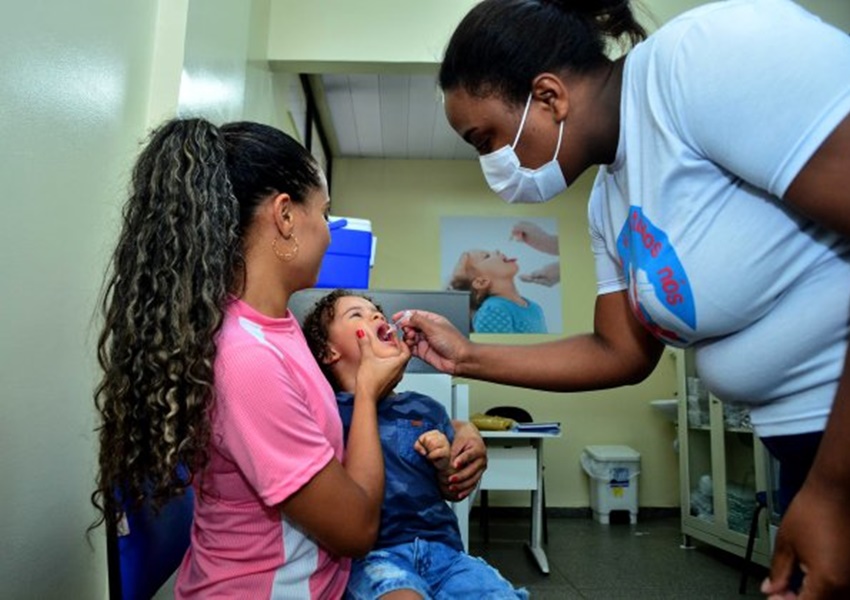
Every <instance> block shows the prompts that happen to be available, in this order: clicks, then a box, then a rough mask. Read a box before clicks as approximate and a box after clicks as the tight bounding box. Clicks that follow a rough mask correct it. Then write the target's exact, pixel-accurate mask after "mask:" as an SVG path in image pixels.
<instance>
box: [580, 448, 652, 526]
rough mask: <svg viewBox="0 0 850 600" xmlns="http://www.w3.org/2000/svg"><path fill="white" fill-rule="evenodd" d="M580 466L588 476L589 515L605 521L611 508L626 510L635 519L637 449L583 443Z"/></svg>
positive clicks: (630, 517) (601, 521)
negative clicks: (585, 445)
mask: <svg viewBox="0 0 850 600" xmlns="http://www.w3.org/2000/svg"><path fill="white" fill-rule="evenodd" d="M581 466H582V468H583V469H584V472H585V473H587V474H588V476H589V477H590V508H591V510H593V518H594V519H596V520H597V521H599V522H600V523H603V524H605V525H607V524H608V523H610V514H611V511H616V510H627V511H629V522H630V523H632V524H635V523H637V515H638V501H637V499H638V475H639V474H640V453H639V452H638V451H637V450H635V449H634V448H630V447H629V446H587V447H586V448H585V449H584V451H583V452H582V453H581Z"/></svg>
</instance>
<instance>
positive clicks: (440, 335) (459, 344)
mask: <svg viewBox="0 0 850 600" xmlns="http://www.w3.org/2000/svg"><path fill="white" fill-rule="evenodd" d="M402 318H403V320H402V321H401V322H400V323H399V324H398V325H399V326H400V327H401V329H402V331H403V333H404V341H405V343H406V344H407V345H408V346H409V347H410V349H411V351H412V353H413V356H416V357H417V358H420V359H422V360H424V361H425V362H426V363H428V364H429V365H431V366H432V367H434V368H435V369H437V370H438V371H442V372H443V373H449V374H450V375H455V374H458V373H457V368H458V364H459V363H460V362H462V361H463V358H464V357H465V356H466V355H467V354H468V353H469V348H470V345H471V342H470V341H469V340H468V339H467V338H465V337H464V336H463V335H462V334H461V333H460V332H459V331H458V330H457V329H455V327H454V325H452V324H451V323H449V320H448V319H446V318H445V317H443V316H441V315H438V314H436V313H432V312H428V311H424V310H410V311H403V312H398V313H396V314H394V315H393V322H396V321H397V320H398V319H402Z"/></svg>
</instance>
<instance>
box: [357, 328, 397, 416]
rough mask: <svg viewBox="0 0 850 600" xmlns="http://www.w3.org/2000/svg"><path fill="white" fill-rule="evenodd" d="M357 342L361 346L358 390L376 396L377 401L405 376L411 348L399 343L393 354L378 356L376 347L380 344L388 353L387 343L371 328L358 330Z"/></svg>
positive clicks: (384, 352)
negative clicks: (381, 340) (379, 338)
mask: <svg viewBox="0 0 850 600" xmlns="http://www.w3.org/2000/svg"><path fill="white" fill-rule="evenodd" d="M357 344H358V345H359V346H360V365H359V366H358V368H357V376H356V386H357V391H358V392H361V393H366V394H369V395H370V396H374V398H375V400H376V401H379V400H380V399H381V398H384V397H385V396H386V395H387V394H389V393H390V392H392V391H393V388H395V386H396V385H397V384H398V382H399V381H401V378H402V377H403V376H404V368H405V367H406V366H407V363H408V361H409V360H410V348H408V347H407V345H406V344H398V346H397V352H396V353H395V354H392V355H391V356H378V355H376V354H375V347H376V346H377V345H380V346H381V348H382V353H383V354H386V350H384V348H386V345H384V344H383V343H381V342H380V341H379V340H377V339H376V337H375V334H374V332H373V331H372V330H371V329H370V328H368V327H367V328H364V329H358V330H357Z"/></svg>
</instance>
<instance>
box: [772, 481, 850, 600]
mask: <svg viewBox="0 0 850 600" xmlns="http://www.w3.org/2000/svg"><path fill="white" fill-rule="evenodd" d="M816 488H817V486H816V485H810V482H809V481H808V480H807V482H806V484H804V485H803V487H802V488H801V489H800V491H799V492H797V495H796V496H795V497H794V500H793V501H792V502H791V505H790V506H789V507H788V511H787V512H786V513H785V515H783V517H782V523H781V524H780V526H779V532H778V534H777V536H776V547H775V548H774V552H773V560H772V564H771V569H770V577H769V578H768V579H767V580H765V582H764V583H763V584H762V587H761V591H762V593H764V594H766V595H767V596H768V600H788V599H792V598H797V599H799V600H827V599H832V598H835V599H838V598H850V510H848V507H847V499H846V494H836V493H831V492H829V491H824V490H820V491H818V490H817V489H816ZM797 565H799V566H800V568H801V570H802V571H803V573H804V574H805V576H804V579H803V585H802V587H801V589H800V590H799V592H798V593H797V594H795V593H794V592H793V591H792V590H791V589H790V582H791V575H792V573H793V570H794V567H795V566H797Z"/></svg>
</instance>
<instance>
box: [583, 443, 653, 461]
mask: <svg viewBox="0 0 850 600" xmlns="http://www.w3.org/2000/svg"><path fill="white" fill-rule="evenodd" d="M585 450H586V451H587V453H588V454H590V455H591V456H592V457H593V458H594V459H596V460H632V461H634V460H640V452H638V451H637V450H635V449H634V448H630V447H629V446H587V447H586V448H585Z"/></svg>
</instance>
